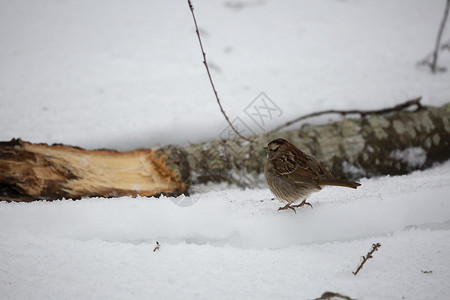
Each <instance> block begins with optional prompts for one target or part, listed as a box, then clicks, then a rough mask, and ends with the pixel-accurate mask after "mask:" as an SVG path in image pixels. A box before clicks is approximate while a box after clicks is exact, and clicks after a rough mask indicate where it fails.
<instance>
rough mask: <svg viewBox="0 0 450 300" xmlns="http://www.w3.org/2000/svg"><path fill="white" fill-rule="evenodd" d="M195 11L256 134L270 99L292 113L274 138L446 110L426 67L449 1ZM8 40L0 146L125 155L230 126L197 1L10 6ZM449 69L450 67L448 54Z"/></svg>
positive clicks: (241, 5) (222, 76)
mask: <svg viewBox="0 0 450 300" xmlns="http://www.w3.org/2000/svg"><path fill="white" fill-rule="evenodd" d="M193 4H194V7H195V12H196V14H197V19H198V22H199V26H200V30H201V33H202V35H203V41H204V45H205V50H206V53H207V57H208V59H209V61H210V64H211V67H212V72H213V76H214V80H215V83H216V86H217V89H218V92H219V95H220V96H221V100H222V102H223V106H224V108H225V111H226V112H227V113H228V115H229V116H230V119H232V120H233V119H234V118H236V117H240V118H242V119H243V121H244V122H246V123H248V125H249V126H251V124H252V122H251V121H250V120H249V119H248V118H247V117H246V115H245V113H244V108H245V107H246V106H247V105H248V104H250V103H251V102H252V100H253V99H255V97H256V96H257V95H258V94H259V93H260V92H265V93H266V94H267V95H268V96H269V97H270V98H271V99H272V100H273V101H274V102H275V103H276V104H277V105H278V107H279V108H280V109H281V110H282V111H283V115H282V118H279V119H274V120H272V122H271V123H270V124H268V125H267V128H266V129H268V128H274V127H275V126H276V125H279V124H282V123H284V122H286V121H287V120H290V119H292V118H294V117H297V116H299V115H303V114H306V113H310V112H315V111H319V110H324V109H355V108H356V109H372V108H382V107H386V106H391V105H394V104H397V103H399V102H402V101H405V100H408V99H410V98H412V97H416V96H423V100H424V103H425V104H433V105H441V104H443V103H445V102H447V101H449V96H450V84H449V82H450V72H446V73H441V74H437V75H431V74H430V72H429V70H428V69H425V68H418V67H417V65H416V63H417V62H418V61H420V60H422V59H423V58H424V57H425V56H426V55H427V54H429V53H431V51H432V49H433V46H434V41H435V38H436V34H437V29H438V26H439V22H440V20H441V17H442V14H443V8H444V4H445V1H444V0H433V1H430V0H395V1H393V0H347V1H338V0H321V1H316V0H285V1H274V0H272V1H269V0H233V1H228V0H214V1H213V0H207V1H206V0H197V1H193ZM449 32H450V31H449V30H446V32H444V35H443V40H444V41H447V40H448V38H449ZM0 40H1V43H0V112H1V118H0V129H1V130H0V140H9V139H11V138H12V137H21V138H22V139H24V140H29V141H33V142H47V143H65V144H72V145H77V146H81V147H87V148H115V149H123V150H124V149H136V148H139V147H149V146H153V145H156V144H167V143H184V142H188V141H190V142H195V141H200V140H206V139H209V138H212V137H217V136H218V135H219V134H220V133H221V132H222V130H223V129H224V128H225V127H226V123H225V121H224V119H223V117H222V115H221V113H220V111H219V109H218V107H217V103H216V101H215V99H214V96H213V93H212V91H211V88H210V86H209V82H208V79H207V76H206V72H205V69H204V67H203V64H202V57H201V54H200V50H199V46H198V41H197V37H196V35H195V33H194V26H193V21H192V17H191V15H190V11H189V9H188V5H187V1H186V0H167V1H147V0H135V1H132V3H129V2H124V1H121V0H108V1H91V0H43V1H39V2H34V1H6V0H2V1H0ZM440 63H441V64H442V65H443V66H447V67H448V68H450V52H449V51H447V52H446V54H445V53H443V54H442V55H441V58H440ZM205 124H207V126H205ZM252 129H254V130H255V131H257V130H258V128H257V127H256V128H255V127H252Z"/></svg>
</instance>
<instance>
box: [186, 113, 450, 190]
mask: <svg viewBox="0 0 450 300" xmlns="http://www.w3.org/2000/svg"><path fill="white" fill-rule="evenodd" d="M449 120H450V104H446V105H444V106H442V107H423V108H421V109H419V110H417V111H405V112H399V113H395V114H390V115H371V116H365V117H361V118H353V119H344V120H342V121H337V122H332V123H329V124H323V125H309V124H305V125H303V126H302V127H300V128H298V129H293V130H289V131H283V132H278V133H271V134H267V135H265V134H261V135H257V136H254V137H250V140H251V141H250V142H248V141H245V140H243V139H239V138H236V139H231V140H217V139H216V140H211V141H208V142H205V143H199V144H191V145H188V146H187V147H185V150H186V153H187V156H186V157H187V161H188V165H189V169H190V170H191V179H193V182H194V183H199V182H208V181H228V182H234V183H237V184H239V185H242V186H247V185H251V181H252V178H256V177H257V176H258V175H260V174H261V173H262V172H263V170H264V163H265V160H266V158H265V151H264V147H265V146H266V145H267V143H268V142H270V141H271V140H273V139H275V138H279V137H281V138H285V139H287V140H289V141H291V142H292V143H293V144H295V145H297V146H298V147H299V148H300V149H301V150H303V151H304V152H306V153H308V154H310V155H313V156H314V157H316V158H317V159H318V160H320V161H321V162H322V163H323V164H324V165H325V166H326V167H327V168H329V169H330V170H331V171H332V173H333V174H334V175H335V177H341V178H351V179H358V177H361V176H368V177H370V176H377V175H385V174H390V175H396V174H405V173H408V172H410V171H412V170H414V169H423V168H426V167H428V166H430V165H431V164H433V163H434V162H442V161H444V160H446V159H449V158H450V151H448V149H449V144H450V121H449ZM408 149H413V150H414V149H415V150H414V151H415V152H414V151H412V152H411V151H410V152H408V151H409V150H408ZM421 149H423V152H422V150H421ZM402 151H403V152H402ZM404 151H406V152H404ZM402 153H407V154H408V153H412V154H414V153H419V155H425V156H426V158H425V157H424V160H423V163H422V164H420V163H419V164H416V163H411V162H410V161H408V158H405V159H404V158H402V157H401V155H402ZM411 159H414V157H412V158H411ZM419 162H420V161H419Z"/></svg>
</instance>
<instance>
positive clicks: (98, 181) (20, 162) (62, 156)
mask: <svg viewBox="0 0 450 300" xmlns="http://www.w3.org/2000/svg"><path fill="white" fill-rule="evenodd" d="M278 137H282V138H285V139H288V140H290V141H291V142H293V143H294V144H295V145H297V146H298V147H299V148H300V149H302V150H303V151H305V152H307V153H309V154H312V155H314V156H315V157H316V158H318V159H319V160H320V161H321V162H322V163H323V164H324V165H325V167H327V168H328V169H330V170H331V171H332V172H333V174H335V176H336V177H341V178H349V179H358V178H360V177H371V176H379V175H387V174H389V175H397V174H406V173H408V172H411V171H413V170H418V169H424V168H427V167H430V166H431V165H432V164H434V163H435V162H442V161H445V160H448V159H449V158H450V151H449V148H450V147H449V145H450V103H449V104H446V105H444V106H442V107H427V106H420V107H419V109H417V110H415V111H403V112H398V113H391V114H387V115H381V116H380V115H370V116H362V117H361V118H354V119H344V120H342V121H338V122H333V123H329V124H325V125H314V126H313V125H308V124H306V125H303V126H302V127H300V128H298V129H294V130H289V131H284V132H275V133H268V134H260V135H258V136H254V137H250V141H246V140H243V139H240V138H235V139H231V140H217V139H215V140H211V141H208V142H205V143H198V144H191V145H187V146H185V147H178V146H170V145H169V146H165V147H161V148H159V149H153V150H136V151H131V152H117V151H111V150H84V149H80V148H76V147H70V146H65V145H53V146H49V145H46V144H32V143H28V142H24V141H21V140H16V139H14V140H11V141H10V142H1V143H0V200H6V201H33V200H38V199H45V200H55V199H61V198H70V199H79V198H82V197H96V196H98V197H117V196H137V195H141V196H154V195H159V194H167V195H179V194H181V193H185V194H187V193H188V192H189V187H190V186H191V185H192V184H197V183H206V182H211V181H213V182H220V181H227V182H231V183H235V184H237V185H239V186H243V187H255V186H258V185H259V184H260V183H261V173H262V172H263V168H264V162H265V152H264V150H263V148H264V146H265V145H266V144H267V143H268V142H269V141H271V140H273V139H275V138H278Z"/></svg>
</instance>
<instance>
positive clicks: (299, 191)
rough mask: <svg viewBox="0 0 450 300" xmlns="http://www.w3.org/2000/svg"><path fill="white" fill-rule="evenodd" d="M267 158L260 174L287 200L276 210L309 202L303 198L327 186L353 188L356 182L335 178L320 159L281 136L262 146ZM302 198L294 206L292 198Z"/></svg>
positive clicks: (270, 186)
mask: <svg viewBox="0 0 450 300" xmlns="http://www.w3.org/2000/svg"><path fill="white" fill-rule="evenodd" d="M265 150H266V153H267V161H266V165H265V167H264V175H265V177H266V182H267V185H268V186H269V188H270V190H271V191H272V193H274V194H275V196H276V197H277V198H279V199H281V200H284V201H286V202H287V204H286V206H284V207H280V208H279V209H278V210H284V209H293V210H294V211H295V207H300V206H303V205H310V206H311V207H312V205H311V204H310V203H308V202H306V198H307V197H308V196H309V195H310V194H312V193H314V192H317V191H320V190H321V189H322V187H324V186H327V185H334V186H343V187H349V188H354V189H356V188H357V187H358V186H360V185H361V184H359V183H358V182H354V181H349V180H343V179H335V178H334V177H333V175H331V173H330V171H328V170H327V169H325V167H324V166H322V164H321V163H320V162H318V161H317V160H316V159H314V158H313V157H311V156H309V155H307V154H306V153H304V152H302V151H301V150H300V149H298V148H297V147H296V146H294V145H293V144H291V143H290V142H288V141H287V140H285V139H281V138H279V139H276V140H273V141H271V142H270V143H269V144H268V145H267V147H266V148H265ZM300 199H304V200H303V202H301V203H300V204H297V205H292V204H293V203H295V202H296V201H298V200H300Z"/></svg>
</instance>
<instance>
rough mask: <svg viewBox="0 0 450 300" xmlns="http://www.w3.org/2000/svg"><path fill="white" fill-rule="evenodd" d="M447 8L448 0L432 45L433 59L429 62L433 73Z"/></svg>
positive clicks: (449, 7)
mask: <svg viewBox="0 0 450 300" xmlns="http://www.w3.org/2000/svg"><path fill="white" fill-rule="evenodd" d="M449 9H450V0H447V3H446V4H445V9H444V16H443V17H442V20H441V24H440V25H439V31H438V35H437V37H436V43H435V45H434V52H433V60H432V61H431V64H430V68H431V72H433V73H436V65H437V59H438V52H439V46H440V44H441V38H442V32H443V31H444V27H445V23H446V22H447V18H448V11H449Z"/></svg>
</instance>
